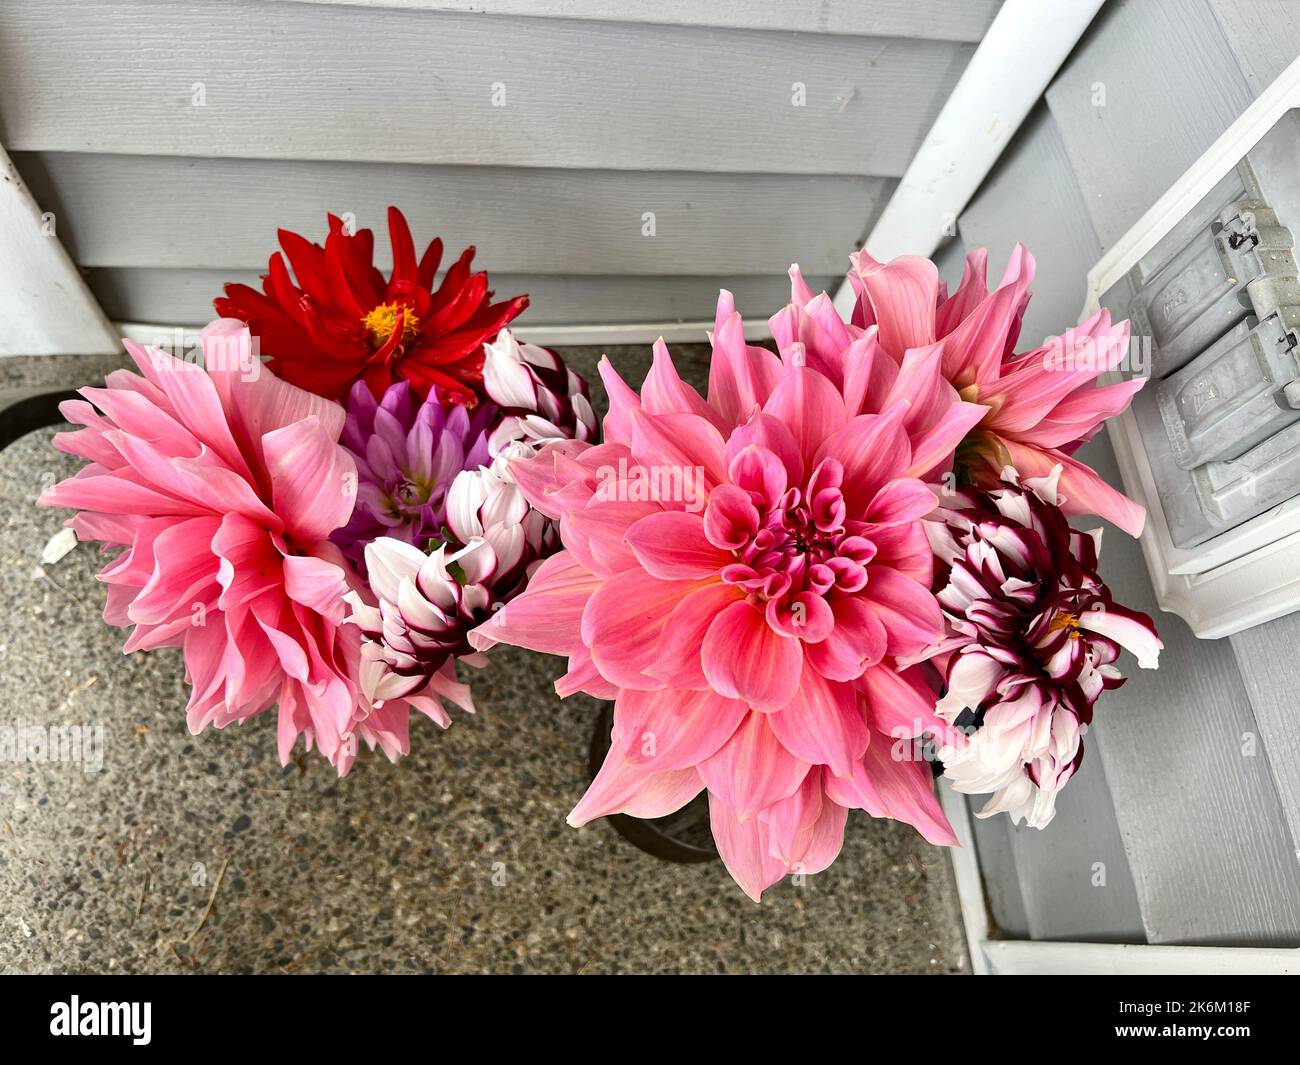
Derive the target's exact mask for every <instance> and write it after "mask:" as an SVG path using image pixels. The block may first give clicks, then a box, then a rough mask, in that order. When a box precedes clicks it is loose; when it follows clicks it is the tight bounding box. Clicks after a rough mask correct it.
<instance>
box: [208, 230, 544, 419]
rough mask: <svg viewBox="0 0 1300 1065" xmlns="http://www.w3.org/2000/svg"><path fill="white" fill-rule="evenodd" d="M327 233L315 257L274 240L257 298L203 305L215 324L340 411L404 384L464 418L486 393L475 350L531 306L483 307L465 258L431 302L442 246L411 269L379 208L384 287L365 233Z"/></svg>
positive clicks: (410, 255)
mask: <svg viewBox="0 0 1300 1065" xmlns="http://www.w3.org/2000/svg"><path fill="white" fill-rule="evenodd" d="M329 223H330V232H329V236H328V237H326V238H325V247H323V248H322V247H321V246H320V245H319V244H312V243H311V242H310V241H308V240H306V239H305V238H303V237H300V236H299V235H298V234H297V233H290V232H288V231H287V230H284V229H281V230H280V231H279V237H280V247H282V248H283V249H284V254H283V256H282V255H281V254H280V253H279V252H276V253H275V254H274V255H272V256H271V260H270V264H269V267H268V270H269V272H268V273H267V274H265V275H264V276H263V278H262V289H263V291H262V292H258V291H257V290H256V289H252V288H249V287H248V286H247V285H234V284H232V285H227V286H226V294H225V296H219V297H218V298H217V299H215V300H213V301H212V302H213V305H214V306H215V307H216V309H217V313H218V314H219V315H220V316H221V317H223V318H240V319H242V320H243V321H244V322H245V323H246V324H247V325H248V328H249V330H250V331H251V332H252V333H253V335H254V336H256V337H257V338H258V339H259V342H260V344H261V353H262V354H263V355H267V356H269V357H270V362H269V365H270V368H271V370H272V371H273V372H274V373H275V374H276V375H277V376H278V377H280V378H282V379H283V380H285V381H289V382H290V383H291V384H295V385H298V386H299V387H300V388H305V389H307V390H308V391H309V392H315V393H316V394H317V395H321V396H326V397H328V398H329V399H334V400H339V401H343V400H344V399H345V398H346V397H347V394H348V390H349V389H350V388H351V387H352V384H353V383H354V382H355V381H358V380H364V381H365V382H366V384H367V385H368V386H369V388H370V391H371V394H372V395H374V397H375V398H376V399H379V398H381V397H382V396H383V394H384V390H385V389H387V388H388V386H389V385H391V384H394V383H395V382H397V381H408V382H410V384H411V385H412V387H413V388H414V389H415V391H416V392H417V393H418V394H419V395H420V396H421V398H423V397H424V396H426V395H427V394H428V392H429V389H430V388H431V387H433V386H435V385H436V386H437V387H439V388H441V389H443V390H444V391H445V392H446V393H447V394H448V395H449V396H450V397H451V398H452V399H453V400H455V401H456V402H459V403H466V404H469V405H470V406H473V405H474V403H476V402H477V399H478V394H479V391H480V388H481V385H482V382H483V344H484V343H485V342H486V341H488V340H491V339H492V338H493V337H495V336H496V334H497V332H498V331H499V330H500V329H501V328H502V327H503V326H505V325H506V324H508V323H509V322H510V321H512V320H513V319H514V318H516V317H518V315H519V314H520V313H521V312H522V311H523V310H524V308H525V307H527V306H528V297H527V296H516V297H514V298H513V299H510V300H507V301H506V302H504V303H492V302H491V297H492V293H491V292H490V291H489V290H488V276H487V274H486V273H482V272H480V273H477V274H471V273H470V263H471V262H472V261H473V259H474V249H473V248H472V247H470V248H466V249H465V251H464V252H463V253H462V254H461V257H460V258H459V259H458V260H456V262H455V264H453V265H452V266H451V267H450V268H449V269H448V270H447V273H446V275H445V276H444V278H443V281H442V284H441V285H440V286H439V287H438V290H437V291H436V292H435V291H434V289H433V279H434V275H435V274H436V273H437V271H438V264H439V263H440V262H441V261H442V241H441V240H440V239H435V240H434V241H433V243H431V244H430V245H429V247H428V248H427V249H425V252H424V255H422V256H421V257H420V260H419V262H418V263H417V262H416V259H415V244H414V243H413V242H412V240H411V231H410V229H409V228H408V227H407V224H406V219H405V218H403V217H402V212H401V211H399V210H398V209H397V208H396V207H390V208H388V232H389V237H390V239H391V240H392V244H393V273H392V276H391V277H390V278H388V280H385V279H384V275H383V274H382V273H380V272H379V270H377V269H376V268H375V266H374V249H375V240H374V234H373V233H372V232H371V231H370V230H368V229H362V230H358V231H357V232H356V233H349V232H348V231H347V230H346V229H345V228H344V225H343V222H342V220H341V219H339V218H336V217H335V216H334V215H330V216H329ZM285 259H288V265H286V264H285ZM291 267H292V270H293V273H292V275H291V274H290V272H289V271H290V268H291Z"/></svg>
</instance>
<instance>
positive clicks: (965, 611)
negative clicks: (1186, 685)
mask: <svg viewBox="0 0 1300 1065" xmlns="http://www.w3.org/2000/svg"><path fill="white" fill-rule="evenodd" d="M1060 477H1061V469H1060V467H1057V468H1056V469H1054V470H1053V471H1052V473H1051V474H1050V475H1049V476H1047V477H1039V478H1029V479H1027V480H1025V481H1024V482H1023V483H1021V482H1020V481H1019V477H1018V474H1017V473H1016V471H1015V470H1013V469H1010V468H1008V469H1006V470H1004V471H1003V483H1002V485H1001V487H1000V488H997V489H995V490H992V491H984V490H981V489H969V490H967V491H964V492H959V493H955V494H951V495H946V496H944V497H943V500H942V507H941V509H940V510H939V511H937V512H936V515H935V516H936V517H937V518H938V519H940V520H934V521H927V522H926V530H927V532H928V533H929V535H930V539H931V542H932V544H933V546H934V551H935V556H936V558H937V559H938V560H939V562H940V566H941V569H940V572H939V583H940V584H941V586H942V590H941V591H940V592H939V602H940V604H941V605H942V607H943V613H944V618H945V621H946V624H947V628H948V633H947V637H946V639H945V640H944V641H943V642H942V643H940V644H938V645H936V647H934V648H932V649H931V650H930V651H929V652H926V655H925V656H926V657H929V656H935V658H934V661H935V663H936V664H937V665H938V666H939V667H940V669H941V672H942V673H943V675H944V681H945V691H944V695H943V698H942V699H940V700H939V703H938V706H937V707H936V709H937V712H938V714H939V715H940V717H942V718H943V720H944V721H945V722H946V723H947V724H948V725H950V726H951V728H949V729H947V730H945V732H944V733H940V734H938V735H940V736H943V737H944V738H943V739H942V740H941V741H940V742H939V746H938V750H937V752H936V754H937V757H938V759H939V761H940V762H942V763H943V767H944V776H945V777H947V778H948V779H949V780H950V781H951V783H952V785H953V787H954V789H955V790H957V791H960V792H965V793H967V794H972V795H980V794H987V793H989V792H992V793H993V796H992V798H991V799H990V800H989V802H988V804H987V805H986V806H985V807H984V809H983V810H981V811H980V813H979V815H978V816H980V817H990V816H992V815H993V814H996V813H1000V812H1003V811H1005V812H1007V813H1009V814H1010V815H1011V818H1012V820H1014V821H1015V822H1016V823H1019V822H1020V821H1021V820H1022V819H1023V820H1025V821H1027V822H1028V823H1029V824H1030V825H1031V826H1033V827H1034V828H1045V827H1046V826H1047V824H1048V823H1049V822H1050V821H1051V820H1052V818H1053V817H1054V816H1055V813H1056V796H1057V794H1058V793H1059V792H1060V790H1061V788H1063V787H1064V786H1065V785H1066V783H1067V782H1068V781H1069V780H1070V778H1071V777H1072V776H1073V775H1074V773H1075V772H1076V771H1077V770H1078V768H1079V765H1080V763H1081V762H1082V761H1083V735H1084V733H1085V731H1086V730H1087V728H1088V726H1089V724H1090V723H1091V722H1092V714H1093V704H1094V703H1096V701H1097V698H1098V697H1099V696H1100V695H1101V693H1102V692H1103V691H1108V690H1110V689H1112V688H1117V687H1119V686H1120V685H1121V684H1123V683H1124V678H1123V677H1122V676H1121V675H1120V672H1119V670H1118V669H1117V668H1116V666H1115V664H1114V663H1115V661H1116V659H1118V658H1119V653H1120V649H1121V648H1124V649H1127V650H1129V651H1130V652H1132V653H1133V654H1134V655H1136V657H1137V660H1138V665H1139V666H1141V667H1143V668H1144V669H1154V668H1156V666H1157V665H1158V662H1159V656H1160V650H1161V648H1162V646H1163V644H1161V642H1160V638H1159V637H1158V636H1157V635H1156V630H1155V626H1154V625H1153V624H1152V622H1151V619H1150V618H1149V617H1148V616H1147V615H1146V614H1143V613H1141V612H1139V611H1136V610H1130V609H1128V608H1127V607H1124V606H1121V605H1120V604H1118V603H1116V602H1115V601H1114V599H1113V598H1112V596H1111V593H1110V589H1108V588H1107V587H1106V585H1105V584H1103V583H1102V580H1101V577H1100V576H1099V575H1098V574H1097V552H1098V547H1099V544H1100V538H1101V533H1100V530H1097V531H1095V532H1091V533H1085V532H1079V531H1078V530H1076V529H1072V528H1070V526H1069V524H1068V523H1067V522H1066V520H1065V517H1064V515H1063V514H1062V512H1061V507H1060V504H1061V503H1062V502H1064V500H1063V499H1062V498H1061V496H1060V495H1059V484H1058V482H1059V480H1060Z"/></svg>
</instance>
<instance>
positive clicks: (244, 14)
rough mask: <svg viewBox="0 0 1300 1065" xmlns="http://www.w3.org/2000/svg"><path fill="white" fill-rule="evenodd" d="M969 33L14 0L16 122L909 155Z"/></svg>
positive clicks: (230, 3) (33, 141) (338, 148)
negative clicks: (851, 33)
mask: <svg viewBox="0 0 1300 1065" xmlns="http://www.w3.org/2000/svg"><path fill="white" fill-rule="evenodd" d="M972 51H973V46H972V45H970V44H966V43H956V42H950V41H933V40H918V39H909V38H900V37H879V38H863V37H844V36H835V35H831V34H817V33H801V34H794V33H789V32H781V33H771V32H761V31H754V30H743V29H737V30H718V29H712V28H701V27H679V26H656V25H645V24H637V25H625V24H621V23H613V22H585V21H575V20H566V19H527V18H495V19H492V20H491V21H490V23H489V22H487V20H485V19H484V18H483V16H480V15H472V14H443V13H439V12H433V11H414V10H392V9H387V8H378V7H345V6H340V5H334V4H329V5H308V4H286V3H266V2H264V0H224V2H222V3H196V2H193V0H189V2H152V0H61V2H60V3H58V4H32V3H29V2H26V0H0V128H3V136H4V141H5V143H6V145H7V146H8V147H9V148H10V149H11V150H17V151H92V152H113V153H119V152H120V153H130V154H142V155H173V154H174V155H186V156H240V157H258V158H276V159H285V158H291V159H338V160H367V161H372V162H403V163H452V164H461V165H482V166H531V167H574V168H579V169H618V170H647V171H657V170H692V171H696V170H704V171H733V172H751V171H756V170H758V171H768V172H785V173H816V174H826V173H830V174H877V175H885V176H894V177H897V176H899V175H901V174H902V172H903V170H904V168H905V167H906V166H907V163H908V161H909V160H910V159H911V157H912V155H913V153H914V152H915V150H916V148H917V146H918V145H919V144H920V142H921V140H922V138H923V137H924V135H925V132H926V130H927V129H928V128H929V126H930V123H931V122H932V121H933V120H934V117H935V116H936V115H937V114H938V112H939V108H940V107H941V106H942V105H943V103H944V101H945V100H946V99H947V97H948V94H949V93H950V92H951V90H952V87H953V86H954V85H955V84H956V81H957V78H958V77H959V76H960V74H961V71H962V69H963V68H964V67H965V64H966V62H967V60H968V59H969V57H970V54H971V52H972ZM796 84H798V85H802V86H804V87H805V91H806V97H805V100H806V105H805V106H795V105H794V103H793V102H792V101H794V98H795V93H796V92H797V90H796V89H795V86H796ZM200 91H201V92H202V105H201V106H196V102H195V101H196V93H198V92H200ZM502 91H504V94H505V95H504V97H502V96H501V92H502ZM494 101H495V103H494ZM495 104H500V106H497V105H495ZM791 206H792V207H793V204H792V205H791Z"/></svg>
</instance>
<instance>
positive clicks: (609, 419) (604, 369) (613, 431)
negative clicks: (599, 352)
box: [597, 355, 641, 444]
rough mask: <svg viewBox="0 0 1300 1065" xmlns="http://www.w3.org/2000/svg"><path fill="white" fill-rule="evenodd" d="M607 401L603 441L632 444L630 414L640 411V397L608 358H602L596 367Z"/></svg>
mask: <svg viewBox="0 0 1300 1065" xmlns="http://www.w3.org/2000/svg"><path fill="white" fill-rule="evenodd" d="M597 369H598V370H599V372H600V379H601V381H602V382H603V383H604V385H605V395H606V396H607V397H608V399H609V412H608V413H607V414H606V415H605V421H604V429H605V440H606V441H608V442H609V443H615V444H630V443H632V417H631V416H632V412H633V411H634V410H640V409H641V397H640V396H638V395H637V394H636V393H635V392H634V391H633V390H632V389H631V388H630V387H628V384H627V382H626V381H624V380H623V378H621V377H620V376H619V375H618V371H617V370H615V369H614V364H613V363H611V362H610V361H609V356H607V355H606V356H602V357H601V360H600V363H599V365H598V367H597Z"/></svg>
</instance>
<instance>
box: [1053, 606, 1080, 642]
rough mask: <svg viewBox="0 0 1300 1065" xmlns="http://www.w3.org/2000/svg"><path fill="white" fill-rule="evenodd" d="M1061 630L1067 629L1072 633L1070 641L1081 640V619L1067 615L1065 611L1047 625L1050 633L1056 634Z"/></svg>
mask: <svg viewBox="0 0 1300 1065" xmlns="http://www.w3.org/2000/svg"><path fill="white" fill-rule="evenodd" d="M1059 629H1066V630H1068V631H1069V633H1070V639H1072V640H1077V639H1078V638H1079V619H1078V618H1077V617H1075V616H1074V615H1073V614H1067V613H1066V612H1065V611H1064V610H1063V611H1061V613H1059V614H1057V615H1056V617H1054V618H1052V620H1051V621H1050V622H1048V625H1047V631H1048V632H1056V631H1058V630H1059Z"/></svg>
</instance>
